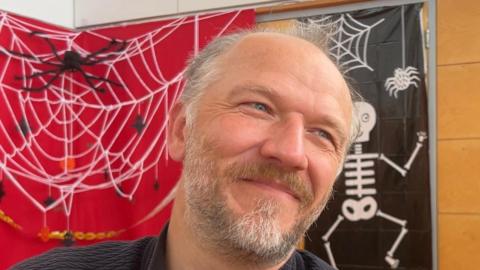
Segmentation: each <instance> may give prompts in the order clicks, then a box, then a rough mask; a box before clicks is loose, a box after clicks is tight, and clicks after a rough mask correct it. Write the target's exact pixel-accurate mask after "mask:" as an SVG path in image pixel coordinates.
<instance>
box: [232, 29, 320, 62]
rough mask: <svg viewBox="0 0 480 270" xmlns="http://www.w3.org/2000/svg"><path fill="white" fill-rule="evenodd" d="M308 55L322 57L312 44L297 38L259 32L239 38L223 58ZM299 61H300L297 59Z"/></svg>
mask: <svg viewBox="0 0 480 270" xmlns="http://www.w3.org/2000/svg"><path fill="white" fill-rule="evenodd" d="M305 50H307V51H308V52H309V54H314V55H317V54H318V55H323V54H324V53H323V52H322V50H320V49H319V48H318V47H317V46H315V45H314V44H312V43H310V42H308V41H306V40H303V39H301V38H298V37H294V36H290V35H287V34H281V33H271V32H259V33H251V34H247V35H245V36H244V37H242V38H240V39H239V41H238V42H236V43H235V44H234V45H233V46H232V47H231V48H230V49H229V50H228V51H227V52H226V53H225V55H224V56H225V57H227V58H229V57H232V58H234V57H237V56H240V57H241V56H243V57H245V56H247V55H252V54H253V55H258V54H266V53H269V54H277V56H279V57H281V56H285V55H295V56H300V55H301V53H299V52H302V51H305ZM299 60H300V59H299Z"/></svg>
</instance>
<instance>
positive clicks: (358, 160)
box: [322, 102, 427, 269]
mask: <svg viewBox="0 0 480 270" xmlns="http://www.w3.org/2000/svg"><path fill="white" fill-rule="evenodd" d="M355 107H356V108H357V111H358V113H359V114H360V120H361V121H360V122H361V126H360V134H359V136H358V138H357V139H356V140H355V144H354V145H353V153H352V154H349V155H347V157H346V161H345V166H344V169H345V170H344V173H345V179H346V180H345V186H346V195H347V196H351V197H349V198H348V199H346V200H345V201H344V202H343V203H342V207H341V209H342V212H341V213H340V214H338V216H337V219H336V221H335V222H334V223H333V224H332V226H331V227H330V228H329V229H328V231H327V232H326V233H325V234H324V235H323V236H322V240H323V241H324V246H325V250H326V252H327V255H328V258H329V261H330V264H331V265H332V266H333V267H335V268H337V266H336V264H335V259H334V254H333V252H332V247H331V245H330V237H331V236H332V234H333V233H334V231H335V229H336V228H337V227H338V226H339V225H340V223H341V222H343V221H344V220H345V219H347V220H348V221H351V222H356V221H359V220H370V219H372V218H373V217H374V216H378V217H380V218H384V219H386V220H388V221H390V222H393V223H395V224H398V225H399V226H400V233H399V234H398V236H397V238H396V240H395V242H394V243H393V245H392V247H391V248H390V250H388V251H387V253H386V256H385V261H386V262H387V263H388V265H389V266H390V267H391V268H392V269H394V268H397V267H398V265H399V263H400V260H399V259H397V258H395V257H394V253H395V251H396V249H397V248H398V246H399V244H400V242H401V241H402V239H403V238H404V236H405V235H406V234H407V232H408V230H407V226H406V225H407V221H406V220H404V219H400V218H397V217H394V216H392V215H389V214H387V213H385V212H382V211H381V209H378V204H377V201H376V200H375V198H374V197H373V195H375V194H376V193H377V190H376V189H375V171H374V170H373V166H374V160H375V159H380V160H383V161H385V162H386V163H387V164H388V165H390V166H391V167H392V168H394V169H395V170H397V171H398V172H399V173H400V174H401V175H402V176H403V177H405V175H406V174H407V171H408V170H409V169H410V167H411V165H412V163H413V161H414V160H415V158H416V156H417V155H418V152H419V150H420V148H422V146H423V142H424V141H425V139H426V138H427V136H426V133H425V132H418V133H417V136H418V141H417V143H416V146H415V149H414V150H413V152H412V154H411V155H410V158H409V159H408V161H407V163H405V165H403V166H399V165H397V164H396V163H394V162H393V161H392V160H390V159H389V158H387V157H386V156H385V155H384V154H382V153H363V151H362V143H364V142H368V141H369V140H370V132H371V131H372V129H373V127H374V126H375V122H376V112H375V109H374V108H373V106H372V105H370V104H369V103H367V102H356V103H355ZM337 269H338V268H337Z"/></svg>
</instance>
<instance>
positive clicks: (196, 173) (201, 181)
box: [181, 136, 329, 265]
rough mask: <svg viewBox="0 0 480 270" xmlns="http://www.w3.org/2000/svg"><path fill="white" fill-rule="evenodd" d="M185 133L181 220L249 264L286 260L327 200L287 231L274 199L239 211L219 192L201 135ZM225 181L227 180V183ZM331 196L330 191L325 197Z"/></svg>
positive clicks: (207, 242)
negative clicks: (183, 203)
mask: <svg viewBox="0 0 480 270" xmlns="http://www.w3.org/2000/svg"><path fill="white" fill-rule="evenodd" d="M193 137H194V136H188V139H187V145H186V150H187V151H186V153H187V154H186V157H185V160H184V168H183V173H182V179H181V181H182V183H183V185H184V189H185V195H186V206H187V207H186V211H185V220H186V222H187V224H188V226H189V227H190V228H191V229H192V230H193V232H194V233H195V234H196V235H197V236H198V237H199V240H200V241H201V243H202V244H203V245H206V246H209V247H211V248H214V250H215V252H217V253H218V254H221V255H222V256H225V257H228V258H229V259H232V260H235V261H239V262H242V263H244V264H247V265H248V264H250V265H252V264H253V265H275V264H277V263H279V262H281V261H282V260H284V259H286V258H287V257H288V256H289V255H290V253H291V252H292V251H293V249H294V248H295V245H296V243H297V242H298V241H299V240H300V239H301V237H302V236H303V234H304V233H305V232H306V230H307V229H308V227H310V225H311V224H312V223H313V222H314V221H315V220H316V219H317V217H318V215H319V214H320V213H321V211H322V210H323V208H324V205H325V203H326V200H327V199H328V198H326V200H325V203H323V204H322V205H320V206H319V207H317V208H316V209H314V210H313V211H312V212H311V213H309V215H306V218H299V219H298V220H297V221H296V224H295V225H294V226H293V227H292V228H291V229H290V230H289V231H287V232H282V230H281V224H279V221H278V218H277V217H278V214H279V211H280V207H279V205H278V204H277V203H276V202H275V201H274V200H267V199H263V200H257V201H256V207H255V208H254V209H253V210H251V211H250V212H248V213H245V214H243V215H238V214H235V213H233V211H232V210H231V209H230V208H229V206H228V205H227V204H226V199H225V198H224V196H223V195H222V194H221V193H220V191H219V183H220V181H219V180H220V179H221V178H222V177H223V178H225V179H223V180H224V182H228V181H232V179H228V177H225V176H222V175H217V173H218V172H219V169H218V166H217V165H218V164H217V163H216V162H215V159H214V158H213V155H212V153H210V152H211V150H208V149H207V147H205V145H209V144H207V143H205V141H203V140H202V139H197V140H193ZM226 184H228V183H226ZM327 197H329V196H327Z"/></svg>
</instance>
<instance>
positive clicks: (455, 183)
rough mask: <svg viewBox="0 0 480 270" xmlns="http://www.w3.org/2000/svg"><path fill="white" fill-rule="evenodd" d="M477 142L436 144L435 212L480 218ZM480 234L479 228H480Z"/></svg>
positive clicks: (479, 173)
mask: <svg viewBox="0 0 480 270" xmlns="http://www.w3.org/2000/svg"><path fill="white" fill-rule="evenodd" d="M479 166H480V139H478V140H442V141H439V143H438V198H439V202H438V210H439V212H440V213H462V214H464V213H472V214H477V215H480V181H479V180H480V170H478V167H479ZM479 230H480V227H479Z"/></svg>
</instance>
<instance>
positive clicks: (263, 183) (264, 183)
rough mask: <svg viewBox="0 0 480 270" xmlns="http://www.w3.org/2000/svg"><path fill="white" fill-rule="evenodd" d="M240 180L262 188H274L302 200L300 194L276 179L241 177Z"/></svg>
mask: <svg viewBox="0 0 480 270" xmlns="http://www.w3.org/2000/svg"><path fill="white" fill-rule="evenodd" d="M240 180H242V181H245V182H248V183H250V184H254V185H257V186H259V187H261V188H265V189H273V190H275V191H280V192H283V193H286V194H288V195H290V196H291V197H292V198H294V199H295V200H297V201H300V198H299V197H298V195H297V194H296V193H295V192H294V191H292V190H291V189H290V188H289V187H288V186H287V185H285V184H283V183H279V182H277V181H274V180H263V179H251V178H241V179H240Z"/></svg>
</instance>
